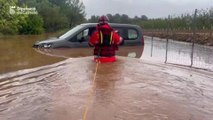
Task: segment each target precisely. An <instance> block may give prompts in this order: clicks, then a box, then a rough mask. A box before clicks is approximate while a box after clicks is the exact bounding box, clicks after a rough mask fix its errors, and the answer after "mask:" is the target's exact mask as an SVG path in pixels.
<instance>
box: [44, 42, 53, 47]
mask: <svg viewBox="0 0 213 120" xmlns="http://www.w3.org/2000/svg"><path fill="white" fill-rule="evenodd" d="M43 47H44V48H51V47H52V43H45V44H43Z"/></svg>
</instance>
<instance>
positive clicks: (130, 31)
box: [114, 27, 138, 40]
mask: <svg viewBox="0 0 213 120" xmlns="http://www.w3.org/2000/svg"><path fill="white" fill-rule="evenodd" d="M114 29H115V30H116V31H118V34H119V35H120V36H121V37H122V38H123V39H124V40H136V39H137V38H138V32H137V30H136V29H134V28H125V27H124V28H122V27H118V28H114Z"/></svg>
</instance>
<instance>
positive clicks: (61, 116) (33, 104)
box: [0, 35, 213, 120]
mask: <svg viewBox="0 0 213 120" xmlns="http://www.w3.org/2000/svg"><path fill="white" fill-rule="evenodd" d="M46 37H49V36H48V35H47V36H27V37H25V36H17V37H16V41H14V37H12V38H10V37H9V38H4V39H2V38H1V39H0V42H1V45H3V46H2V47H0V55H1V58H0V66H1V67H0V120H212V118H213V103H212V101H213V89H212V88H213V72H210V71H205V70H201V69H194V68H189V67H184V66H177V65H171V64H163V62H164V60H165V41H162V40H156V41H154V43H153V44H154V46H153V54H152V57H150V49H151V40H150V38H146V39H145V48H144V52H143V56H142V58H141V59H136V58H128V57H118V61H117V62H115V63H106V64H99V65H98V67H96V66H97V64H96V63H94V62H92V60H93V57H91V54H92V52H91V51H92V48H81V49H79V48H75V49H74V48H72V49H64V48H63V49H33V48H32V47H31V46H32V44H33V43H34V42H35V41H36V40H38V39H46ZM28 39H29V40H28ZM187 46H188V45H187V44H186V45H184V44H183V43H172V42H171V43H170V47H169V49H170V51H169V53H168V54H170V55H169V56H168V62H174V63H179V62H180V63H182V64H185V65H188V64H190V62H188V61H190V59H188V57H189V56H190V49H189V48H188V47H187ZM9 48H13V49H9ZM202 48H203V46H199V47H197V46H196V53H195V56H194V58H195V60H194V62H195V64H194V65H195V66H196V65H197V66H198V67H205V68H206V69H208V70H211V69H213V67H212V65H213V61H212V58H213V56H212V53H213V52H212V48H208V47H206V49H205V51H204V52H203V49H202ZM138 49H140V50H139V51H138V52H139V53H140V52H142V51H141V48H137V47H136V48H135V47H134V48H133V47H123V48H120V51H119V52H118V53H117V54H118V55H120V56H128V53H131V54H133V53H134V52H135V51H137V50H138ZM126 50H127V51H128V53H127V52H126ZM75 51H78V52H75ZM136 53H137V52H136ZM85 56H90V57H85ZM133 56H134V55H133ZM53 63H54V64H53ZM198 63H199V64H198ZM33 67H36V68H33ZM26 68H28V69H26ZM96 68H97V73H96ZM16 70H18V71H16ZM12 71H14V72H12ZM95 73H96V74H95ZM94 76H95V78H94Z"/></svg>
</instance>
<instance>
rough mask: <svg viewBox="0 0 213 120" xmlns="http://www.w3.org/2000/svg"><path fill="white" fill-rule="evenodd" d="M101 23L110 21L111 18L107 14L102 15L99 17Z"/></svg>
mask: <svg viewBox="0 0 213 120" xmlns="http://www.w3.org/2000/svg"><path fill="white" fill-rule="evenodd" d="M98 22H99V24H105V23H108V22H109V18H108V17H107V16H105V15H102V16H101V17H99V19H98Z"/></svg>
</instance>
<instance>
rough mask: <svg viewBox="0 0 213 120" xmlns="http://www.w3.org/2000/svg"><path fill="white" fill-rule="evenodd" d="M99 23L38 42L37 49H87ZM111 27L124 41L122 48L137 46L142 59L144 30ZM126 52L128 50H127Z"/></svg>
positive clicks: (124, 26)
mask: <svg viewBox="0 0 213 120" xmlns="http://www.w3.org/2000/svg"><path fill="white" fill-rule="evenodd" d="M96 25H97V23H85V24H80V25H78V26H76V27H74V28H73V29H71V30H69V31H68V32H66V33H65V34H63V35H61V36H59V37H57V38H50V39H47V40H44V41H38V42H36V43H35V44H34V45H33V47H35V48H86V47H89V45H88V40H89V38H90V36H91V35H92V33H93V32H94V31H95V30H96ZM110 26H111V27H112V28H113V29H114V30H116V31H117V32H118V34H119V35H120V36H121V37H122V38H123V39H124V41H123V43H122V44H121V46H124V47H127V46H137V48H139V49H140V50H137V52H136V56H137V57H140V56H141V54H142V51H143V47H141V46H143V45H144V37H143V35H142V30H141V28H140V27H139V26H137V25H131V24H117V23H110ZM125 50H126V48H125Z"/></svg>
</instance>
